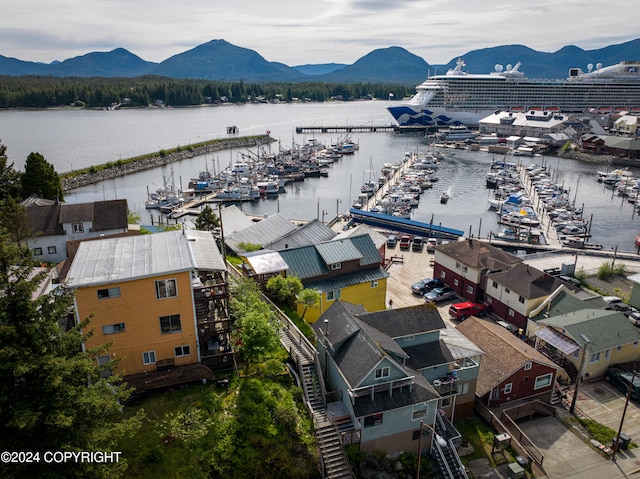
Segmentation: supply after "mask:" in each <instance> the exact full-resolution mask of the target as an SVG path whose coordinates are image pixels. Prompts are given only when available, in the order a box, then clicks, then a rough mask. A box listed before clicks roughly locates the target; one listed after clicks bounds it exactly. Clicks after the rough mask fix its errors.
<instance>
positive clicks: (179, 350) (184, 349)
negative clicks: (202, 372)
mask: <svg viewBox="0 0 640 479" xmlns="http://www.w3.org/2000/svg"><path fill="white" fill-rule="evenodd" d="M173 352H174V354H175V356H176V358H179V357H180V356H191V346H189V345H188V344H186V345H184V346H176V347H175V348H173Z"/></svg>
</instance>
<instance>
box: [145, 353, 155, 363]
mask: <svg viewBox="0 0 640 479" xmlns="http://www.w3.org/2000/svg"><path fill="white" fill-rule="evenodd" d="M142 362H143V363H144V364H155V362H156V352H155V351H145V352H144V353H142Z"/></svg>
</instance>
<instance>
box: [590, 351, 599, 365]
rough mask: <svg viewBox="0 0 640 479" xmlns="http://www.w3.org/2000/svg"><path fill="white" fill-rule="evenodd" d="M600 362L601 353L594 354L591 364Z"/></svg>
mask: <svg viewBox="0 0 640 479" xmlns="http://www.w3.org/2000/svg"><path fill="white" fill-rule="evenodd" d="M598 361H600V351H598V352H597V353H593V354H592V355H591V362H592V363H597V362H598Z"/></svg>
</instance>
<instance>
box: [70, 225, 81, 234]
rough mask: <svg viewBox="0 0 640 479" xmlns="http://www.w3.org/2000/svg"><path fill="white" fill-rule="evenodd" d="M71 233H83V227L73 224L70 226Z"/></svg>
mask: <svg viewBox="0 0 640 479" xmlns="http://www.w3.org/2000/svg"><path fill="white" fill-rule="evenodd" d="M71 231H73V233H84V226H83V225H82V223H73V224H72V225H71Z"/></svg>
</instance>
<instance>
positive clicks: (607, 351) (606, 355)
mask: <svg viewBox="0 0 640 479" xmlns="http://www.w3.org/2000/svg"><path fill="white" fill-rule="evenodd" d="M604 358H605V359H609V350H608V349H607V350H606V351H605V352H604Z"/></svg>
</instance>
